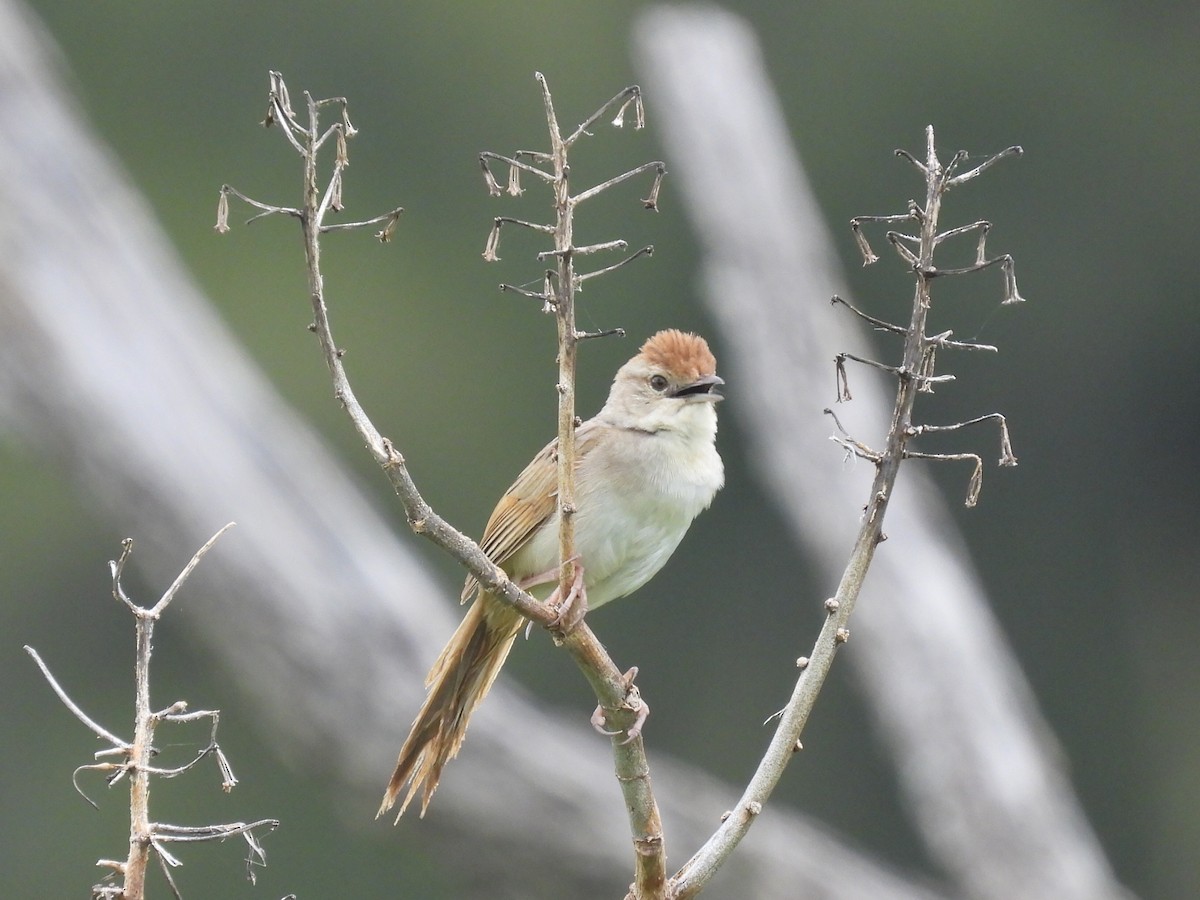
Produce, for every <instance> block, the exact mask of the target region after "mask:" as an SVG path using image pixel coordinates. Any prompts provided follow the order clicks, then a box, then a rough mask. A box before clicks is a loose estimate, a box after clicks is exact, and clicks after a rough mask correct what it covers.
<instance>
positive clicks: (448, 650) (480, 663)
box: [376, 592, 525, 822]
mask: <svg viewBox="0 0 1200 900" xmlns="http://www.w3.org/2000/svg"><path fill="white" fill-rule="evenodd" d="M524 621H525V619H524V618H523V617H522V616H521V614H520V613H518V612H516V611H515V610H513V609H511V608H510V607H508V606H505V605H504V604H502V603H498V602H497V601H496V600H494V599H492V597H491V596H490V595H488V594H485V593H483V592H480V594H479V596H478V597H477V598H476V600H475V602H474V603H473V604H472V605H471V608H470V610H468V611H467V615H466V617H464V618H463V620H462V624H460V625H459V626H458V630H457V631H455V632H454V636H453V637H451V638H450V641H449V643H447V644H446V647H445V649H444V650H442V655H441V656H439V657H438V660H437V662H436V663H434V665H433V668H432V669H431V670H430V671H429V674H428V675H427V676H426V678H425V686H426V687H427V688H428V689H429V693H428V694H427V696H426V697H425V703H424V705H423V706H422V707H421V711H420V712H419V713H417V719H416V721H415V722H413V726H412V730H411V731H409V733H408V738H407V739H406V740H405V741H404V746H403V747H401V748H400V758H399V759H398V760H397V761H396V771H395V772H393V773H392V779H391V781H389V782H388V786H387V791H386V792H385V793H384V795H383V803H382V804H381V805H380V807H379V812H378V813H377V814H376V818H378V817H379V816H382V815H383V814H384V813H386V812H388V811H389V810H390V809H391V808H392V806H393V805H394V804H395V802H396V798H397V797H399V796H400V792H401V790H403V789H404V785H405V783H406V782H408V783H409V785H408V794H407V796H405V798H404V802H403V803H402V804H401V805H400V812H399V813H397V814H396V821H397V822H399V821H400V816H402V815H404V811H405V810H406V809H408V804H409V803H410V802H412V799H413V797H415V796H416V794H417V792H418V791H421V815H422V816H424V815H425V810H426V809H427V808H428V807H429V800H430V798H432V797H433V792H434V791H435V790H437V786H438V779H440V778H441V776H442V769H443V768H444V767H445V765H446V763H447V762H448V761H450V760H451V759H453V758H454V757H455V756H457V755H458V748H459V747H461V746H462V742H463V738H464V737H465V736H466V733H467V722H468V720H469V719H470V718H471V713H473V712H474V711H475V708H476V707H477V706H479V704H480V702H482V700H483V698H484V697H486V696H487V692H488V690H489V689H490V688H491V686H492V682H493V681H495V680H496V676H497V675H499V674H500V668H501V667H502V666H503V665H504V660H505V659H506V658H507V657H508V651H509V650H511V649H512V645H513V641H514V640H515V639H516V637H517V635H518V634H519V633H520V631H521V626H522V624H523V623H524Z"/></svg>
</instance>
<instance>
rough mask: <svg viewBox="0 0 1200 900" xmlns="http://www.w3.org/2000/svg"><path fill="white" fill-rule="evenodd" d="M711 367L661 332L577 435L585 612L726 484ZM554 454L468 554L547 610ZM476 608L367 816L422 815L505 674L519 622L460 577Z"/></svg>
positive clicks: (615, 592)
mask: <svg viewBox="0 0 1200 900" xmlns="http://www.w3.org/2000/svg"><path fill="white" fill-rule="evenodd" d="M721 384H724V382H723V381H722V380H721V379H720V378H719V377H718V376H717V372H716V360H715V359H714V358H713V355H712V352H711V351H710V350H709V349H708V344H707V343H705V341H704V339H703V338H701V337H697V336H696V335H694V334H685V333H684V332H682V331H674V330H670V331H660V332H659V333H658V334H656V335H654V336H653V337H652V338H650V339H649V340H648V341H646V343H645V344H644V345H643V346H642V348H641V351H640V352H639V353H638V354H637V356H635V357H634V358H633V359H631V360H629V362H627V363H625V365H623V366H622V367H621V368H620V370H619V371H618V372H617V375H616V378H615V379H614V380H613V385H612V390H611V391H610V392H609V395H608V401H607V402H606V403H605V404H604V408H603V409H601V410H600V412H599V413H597V414H596V416H595V417H594V418H592V419H589V420H588V421H586V422H584V423H583V424H582V425H580V426H579V428H578V429H577V430H576V432H575V439H576V455H577V456H576V460H577V461H576V466H577V468H576V471H575V495H576V496H575V501H576V502H575V507H576V513H575V549H576V553H577V556H576V558H575V563H576V571H577V577H578V573H579V572H580V571H581V572H582V596H583V597H584V599H585V601H586V604H587V606H588V607H590V608H592V609H595V608H596V607H598V606H602V605H603V604H605V603H607V602H608V601H609V600H614V599H616V598H617V597H623V596H625V595H626V594H628V593H630V592H631V591H635V590H637V589H638V588H639V587H641V586H642V585H643V584H645V583H646V582H647V581H649V580H650V578H652V577H653V576H654V574H655V573H656V572H658V570H659V569H661V568H662V567H663V565H664V564H665V563H666V561H667V559H668V558H670V556H671V554H672V553H674V552H675V548H676V547H678V546H679V542H680V541H681V540H683V536H684V534H685V533H686V532H687V530H688V527H689V526H690V525H691V524H692V520H693V519H695V518H696V516H697V515H699V514H700V512H701V511H702V510H704V509H706V508H707V507H708V505H709V504H710V503H711V502H712V499H713V496H714V495H715V494H716V492H717V491H718V490H719V489H720V487H721V486H722V484H724V481H725V473H724V467H723V466H722V464H721V457H720V456H718V455H717V449H716V445H715V439H716V434H717V413H716V409H715V406H716V401H718V400H720V399H721V394H720V393H718V392H717V387H718V386H719V385H721ZM556 446H557V441H552V442H551V443H550V444H548V445H547V446H546V447H545V448H543V449H542V451H541V452H540V453H538V455H537V456H535V457H534V459H533V462H531V463H530V464H529V465H528V466H526V468H525V471H523V472H522V473H521V474H520V475H519V476H518V477H517V480H516V481H515V482H514V483H513V485H512V487H510V488H509V489H508V490H507V491H506V492H505V493H504V496H503V497H501V498H500V502H499V503H498V504H497V506H496V509H495V511H493V513H492V516H491V518H490V519H489V520H488V523H487V527H486V528H485V529H484V532H483V540H482V541H480V546H481V547H482V548H483V550H484V552H485V553H487V555H488V557H489V558H490V559H491V560H492V561H493V562H495V563H496V564H497V565H499V566H500V567H501V568H503V569H504V571H505V572H507V573H508V575H509V577H510V578H512V579H513V580H514V581H516V582H517V583H518V584H520V585H521V586H522V587H524V588H525V589H527V590H530V591H532V592H533V594H534V596H536V597H538V598H539V599H541V600H544V601H547V602H551V603H553V602H555V601H556V600H557V596H556V594H557V588H556V587H554V585H555V584H556V583H557V582H558V578H559V576H558V569H559V565H560V562H559V538H558V530H559V510H558V504H557V503H556V502H555V495H556V492H557V483H558V481H557V471H556V461H555V448H556ZM472 597H474V598H475V602H474V603H473V604H472V606H471V608H470V610H469V611H468V612H467V615H466V617H465V618H464V619H463V621H462V624H461V625H459V626H458V630H457V631H455V632H454V636H453V637H451V638H450V642H449V643H448V644H447V645H446V647H445V649H443V650H442V654H441V656H439V657H438V659H437V662H436V663H434V666H433V669H432V670H431V671H430V672H429V675H428V676H427V677H426V679H425V685H426V687H427V689H428V694H427V696H426V698H425V703H424V705H423V706H422V707H421V711H420V712H419V713H418V714H417V719H416V721H415V722H414V723H413V726H412V730H411V731H410V732H409V735H408V738H407V740H405V742H404V746H403V748H401V750H400V758H399V760H398V761H397V763H396V771H395V772H394V773H393V774H392V779H391V781H390V782H389V783H388V787H387V792H386V793H385V794H384V798H383V804H382V805H381V806H380V808H379V815H383V814H384V813H385V812H387V811H388V810H390V809H391V808H392V806H393V804H394V803H395V802H396V800H397V798H398V797H399V795H400V792H401V791H402V790H403V789H404V786H405V784H406V783H407V784H408V793H407V795H406V796H405V798H404V802H403V804H401V807H400V813H399V815H398V816H397V819H399V816H400V815H403V814H404V810H405V809H407V808H408V804H409V803H410V802H411V801H412V799H413V797H414V796H416V795H417V793H420V794H421V815H422V816H423V815H424V814H425V810H426V809H427V808H428V806H429V800H430V798H431V797H432V796H433V792H434V791H435V790H436V789H437V786H438V779H439V778H440V777H441V774H442V769H443V767H444V766H445V765H446V763H447V761H449V760H450V759H452V758H453V757H454V756H456V755H457V754H458V750H459V747H460V746H461V745H462V742H463V737H464V736H465V734H466V731H467V722H468V720H469V719H470V717H471V713H473V712H474V711H475V709H476V707H478V706H479V703H480V702H481V701H482V700H483V698H484V697H485V696H486V695H487V692H488V689H489V688H490V687H491V686H492V682H493V681H495V680H496V676H497V675H498V674H499V672H500V667H501V666H503V665H504V660H505V658H506V657H507V656H508V651H509V650H510V649H511V648H512V645H513V641H514V640H515V639H516V637H517V635H518V634H519V633H520V631H521V628H522V626H523V625H524V624H525V621H526V620H525V619H524V617H522V616H521V614H520V613H518V612H516V611H515V610H514V609H513V608H512V607H510V606H506V605H505V604H503V603H502V602H500V601H499V600H497V599H496V598H495V597H493V596H492V595H491V594H489V593H487V592H486V591H483V590H481V589H480V586H479V584H478V583H477V582H476V580H475V579H474V577H469V578H467V583H466V585H465V586H464V587H463V591H462V599H463V602H464V603H465V602H466V601H467V600H469V599H471V598H472Z"/></svg>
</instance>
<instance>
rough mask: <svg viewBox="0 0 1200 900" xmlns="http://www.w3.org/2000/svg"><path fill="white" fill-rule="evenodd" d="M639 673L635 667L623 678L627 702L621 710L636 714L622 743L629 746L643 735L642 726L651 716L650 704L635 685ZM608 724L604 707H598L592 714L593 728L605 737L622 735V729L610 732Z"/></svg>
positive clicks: (622, 705) (626, 730)
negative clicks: (634, 680) (634, 681)
mask: <svg viewBox="0 0 1200 900" xmlns="http://www.w3.org/2000/svg"><path fill="white" fill-rule="evenodd" d="M637 673H638V668H637V666H634V667H633V668H631V669H630V670H629V671H628V672H626V673H625V674H624V675H623V676H621V680H622V681H623V682H624V683H625V702H624V703H623V704H621V708H622V709H626V710H628V711H630V712H632V713H633V714H634V719H633V724H632V725H630V726H629V727H628V728H626V729H625V735H626V737H625V740H623V741H621V743H622V744H628V743H629V742H630V741H632V740H633V739H634V738H636V737H637V736H638V735H640V734H641V733H642V726H643V725H645V724H646V718H647V717H648V716H649V715H650V704H648V703H647V702H646V701H645V700H643V699H642V694H641V692H640V691H639V690H638V689H637V685H636V684H634V683H633V679H635V678H637ZM607 724H608V716H606V715H605V713H604V707H603V706H597V707H596V711H595V712H594V713H592V727H593V728H595V729H596V731H598V732H600V734H602V735H604V736H605V737H616V736H617V735H618V734H620V733H621V730H620V729H618V730H616V731H609V730H608V729H607V728H606V727H605V726H606V725H607Z"/></svg>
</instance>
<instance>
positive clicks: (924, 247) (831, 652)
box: [667, 126, 1020, 898]
mask: <svg viewBox="0 0 1200 900" xmlns="http://www.w3.org/2000/svg"><path fill="white" fill-rule="evenodd" d="M897 153H898V155H900V156H902V157H904V158H905V159H908V160H909V161H910V162H912V163H913V164H914V165H916V167H917V168H918V169H919V170H920V171H921V173H922V174H923V175H924V176H925V182H926V198H925V203H924V205H923V206H917V205H916V204H915V203H911V204H910V206H909V211H908V213H906V214H904V215H894V216H861V217H857V218H855V219H854V220H852V222H851V226H852V229H853V234H854V238H855V241H856V242H857V244H858V246H859V249H860V251H861V252H862V256H863V262H864V264H870V263H873V262H875V261H876V260H877V259H878V257H877V256H876V255H875V253H874V252H873V251H872V249H871V246H870V244H869V243H868V241H867V238H866V237H865V235H864V234H863V232H862V228H861V226H862V224H863V223H866V222H871V223H886V224H896V223H900V222H906V221H908V222H916V223H917V224H918V225H919V228H920V234H919V236H916V237H913V236H909V235H900V234H898V233H897V232H889V233H888V239H889V240H890V241H891V243H892V245H893V247H894V248H895V249H896V251H897V253H898V254H899V255H900V256H901V258H902V259H903V260H905V262H906V263H907V264H908V265H910V266H911V267H912V270H913V272H914V275H915V279H916V290H915V293H914V296H913V303H912V317H911V321H910V323H909V325H908V327H907V328H899V327H897V326H893V325H890V324H888V323H886V322H883V321H882V320H879V319H876V318H874V317H871V316H867V315H866V314H864V313H861V312H859V311H858V310H856V309H854V308H853V307H849V304H845V301H842V300H840V299H839V298H835V299H834V302H835V303H842V304H843V305H846V306H847V307H848V308H850V309H851V311H852V312H854V313H855V314H857V315H859V316H860V317H862V318H865V319H866V320H867V321H869V322H870V323H871V324H872V325H874V326H875V327H877V328H882V329H883V330H885V331H888V332H893V333H903V334H904V336H905V340H904V350H903V355H902V362H901V363H900V365H899V366H887V365H884V364H882V363H877V362H874V361H871V360H865V359H862V358H860V357H856V356H853V355H851V354H839V357H838V384H839V394H840V395H841V396H840V398H839V399H841V398H842V397H844V398H845V399H849V391H848V389H847V388H846V387H845V360H853V361H856V362H861V363H865V364H867V365H870V366H873V367H875V368H880V369H883V370H885V371H889V372H891V373H892V374H894V375H895V376H896V377H897V380H898V387H897V391H896V399H895V403H894V406H893V411H892V419H891V423H890V425H889V428H888V434H887V438H886V441H885V447H884V449H883V450H882V451H875V450H871V449H870V448H867V447H865V446H864V445H863V444H861V443H859V442H858V441H855V440H853V439H852V438H849V437H848V436H846V437H839V438H837V439H836V440H838V442H839V443H841V444H842V445H843V446H845V447H846V448H847V449H848V450H849V451H850V452H853V453H855V454H857V455H859V456H861V457H862V458H864V459H867V460H869V461H870V462H872V463H873V464H874V465H875V467H876V471H875V478H874V481H873V483H872V486H871V494H870V498H869V499H868V501H867V504H866V509H865V512H864V515H863V520H862V525H861V527H860V529H859V532H858V536H857V537H856V539H855V542H854V547H853V549H852V551H851V554H850V558H849V561H848V562H847V564H846V568H845V570H844V572H843V574H842V578H841V581H840V583H839V584H838V588H837V591H836V593H835V594H834V596H833V597H831V598H830V599H828V600H826V601H825V606H824V609H825V621H824V623H823V625H822V627H821V631H820V633H819V634H818V636H817V640H816V643H815V645H814V646H813V649H812V652H811V654H810V655H809V656H807V657H802V658H801V659H800V660H799V662H798V664H799V666H800V668H801V672H800V676H799V678H798V679H797V681H796V685H795V688H794V689H793V692H792V696H791V699H790V700H789V701H788V704H787V706H786V707H784V709H783V710H782V711H781V712H780V713H779V717H778V719H779V724H778V725H777V727H776V730H775V733H774V735H773V736H772V738H771V741H770V744H769V746H768V748H767V751H766V753H765V755H764V756H763V759H762V761H761V762H760V764H759V766H758V769H757V770H756V771H755V773H754V776H753V777H752V778H751V780H750V782H749V784H748V785H747V787H746V790H745V792H744V793H743V795H742V797H741V799H740V800H739V801H738V803H737V805H736V806H735V808H734V809H733V810H732V811H731V812H730V813H729V814H728V815H727V817H726V818H725V820H724V821H723V822H722V824H721V827H720V828H718V829H717V831H716V833H714V834H713V836H712V837H711V838H710V839H709V840H708V841H707V842H706V843H705V844H704V846H703V847H701V848H700V850H699V851H697V853H696V854H695V855H694V856H693V857H692V858H691V859H690V860H689V861H688V862H687V863H686V864H685V865H684V866H683V868H682V869H680V871H679V872H678V873H677V874H676V875H675V876H674V877H673V878H672V879H671V882H670V884H669V887H668V891H667V895H668V896H669V897H671V898H686V897H693V896H695V895H696V894H697V893H699V892H700V891H701V890H702V889H703V888H704V886H705V885H706V884H708V882H709V881H710V880H711V878H712V876H713V875H714V874H715V873H716V871H717V870H718V869H719V868H720V866H721V865H722V864H723V863H724V862H725V860H726V859H728V857H729V855H730V854H731V853H732V852H733V850H734V848H735V847H736V846H737V844H738V842H739V841H741V839H742V837H744V836H745V834H746V832H747V831H748V830H749V828H750V826H751V825H752V824H753V822H754V820H755V818H756V817H757V816H758V814H759V812H761V810H762V806H763V804H764V803H765V802H766V800H767V798H768V797H769V796H770V795H771V792H772V791H773V790H774V788H775V785H776V784H778V783H779V779H780V778H781V777H782V775H783V771H784V769H785V768H786V766H787V764H788V762H789V760H790V759H791V758H792V756H793V755H794V754H795V752H796V750H797V749H799V746H800V743H799V741H800V735H801V733H802V732H803V730H804V726H805V724H806V723H807V721H808V717H809V714H810V713H811V712H812V708H813V706H814V704H815V702H816V698H817V696H818V694H819V693H820V691H821V688H822V687H823V686H824V683H825V679H826V677H827V676H828V674H829V670H830V668H831V666H832V664H833V658H834V656H835V655H836V652H837V650H838V648H839V647H841V646H842V645H843V644H845V643H846V642H847V641H848V640H849V638H850V629H849V621H850V616H851V614H852V612H853V611H854V605H855V602H856V601H857V599H858V595H859V591H860V590H861V588H862V584H863V581H864V579H865V577H866V573H867V569H868V568H869V566H870V564H871V560H872V558H873V557H874V554H875V548H876V547H877V546H878V545H879V544H880V542H882V541H883V540H884V539H885V536H884V534H883V518H884V514H885V513H886V511H887V507H888V501H889V500H890V498H891V496H892V491H893V488H894V486H895V483H896V477H897V474H898V472H899V467H900V463H901V462H902V461H903V460H904V459H905V458H906V457H914V456H921V455H924V456H926V457H927V458H928V457H932V456H934V455H933V454H918V453H917V452H915V451H911V450H909V449H908V442H909V440H910V439H911V438H913V437H915V436H917V435H919V434H920V433H921V432H922V431H934V430H951V429H957V428H960V427H964V426H966V425H968V424H977V423H979V422H982V421H986V420H990V419H993V418H995V419H997V420H998V421H999V422H1000V425H1001V433H1002V439H1001V443H1002V453H1001V464H1002V465H1015V463H1016V458H1015V457H1014V456H1013V455H1012V451H1011V448H1010V447H1009V444H1008V432H1007V428H1006V427H1005V425H1004V419H1003V417H1001V416H998V414H993V415H991V416H981V417H978V418H977V419H973V420H971V421H970V422H963V423H959V424H958V425H954V426H919V425H914V424H913V420H912V417H913V408H914V405H915V403H916V398H917V394H918V393H921V392H922V391H923V390H926V389H928V388H929V386H930V385H931V384H933V383H935V382H938V381H943V380H947V379H949V378H950V377H951V376H937V375H934V374H933V352H934V350H935V349H937V348H938V347H952V346H953V344H954V342H951V341H948V334H941V335H935V336H932V337H930V336H928V335H926V333H925V329H926V322H927V320H928V315H929V310H930V302H931V301H930V284H931V282H932V281H933V279H934V278H935V277H940V276H943V275H947V274H960V273H962V274H965V273H967V272H974V271H979V270H981V269H984V268H988V267H990V266H992V265H996V264H999V265H1001V266H1002V267H1003V268H1004V273H1005V302H1013V301H1015V300H1019V299H1020V296H1019V294H1018V293H1017V290H1016V283H1015V278H1014V277H1013V275H1012V260H1011V257H1007V256H1003V257H998V258H996V259H990V260H989V259H987V258H986V254H985V252H984V243H983V241H984V236H985V235H986V233H987V230H988V228H989V227H990V226H988V225H987V223H983V222H977V223H973V224H972V225H970V226H965V227H962V228H956V229H952V230H950V231H947V232H942V233H939V232H938V230H937V224H938V217H939V213H940V211H941V202H942V198H943V196H944V195H945V193H946V191H947V190H949V189H950V188H951V187H954V186H957V185H959V184H961V183H963V182H965V181H967V180H969V179H971V178H974V177H975V176H976V175H978V174H980V173H981V172H983V171H984V170H986V169H987V168H988V167H989V166H990V165H992V164H993V163H994V162H996V161H998V160H999V159H1001V158H1004V157H1006V156H1011V155H1017V154H1019V153H1020V149H1019V148H1009V149H1008V150H1005V151H1004V152H1003V153H1000V154H997V155H996V156H994V157H991V158H990V159H988V160H987V161H985V162H984V163H983V164H981V165H979V166H977V167H976V168H974V169H972V170H970V171H969V172H966V173H964V174H962V175H958V176H955V175H954V172H955V169H956V168H957V166H958V165H959V164H960V163H961V162H962V161H963V160H965V158H966V155H965V154H963V153H959V154H956V155H955V157H954V158H953V160H952V161H951V162H950V163H948V164H946V165H943V164H942V163H941V161H940V160H939V159H938V157H937V152H936V147H935V143H934V132H933V128H932V126H930V127H929V128H927V129H926V155H925V161H924V162H921V161H918V160H917V159H916V158H915V157H914V156H912V155H911V154H909V153H907V152H905V151H897ZM974 230H978V231H979V232H980V244H979V250H978V254H977V262H976V264H975V265H974V266H970V267H967V268H965V269H962V270H955V271H953V272H951V271H948V270H938V269H936V268H934V265H933V254H934V250H935V248H936V247H937V246H938V245H939V244H940V243H941V242H942V241H944V240H945V239H946V238H948V237H953V236H958V235H962V234H966V233H969V232H971V231H974ZM905 241H908V242H911V243H914V244H915V245H916V246H917V249H916V251H912V250H909V249H908V247H907V246H905V243H904V242H905ZM963 349H993V348H990V347H987V346H986V345H974V344H968V345H966V346H965V347H963ZM968 456H969V457H970V458H972V459H975V460H978V457H977V456H975V455H974V454H943V455H941V458H944V459H965V458H967V457H968ZM979 471H980V468H979V467H977V468H976V473H975V475H973V477H972V480H971V487H970V489H969V493H968V498H969V501H970V502H973V500H974V497H975V496H977V494H978V477H979Z"/></svg>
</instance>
